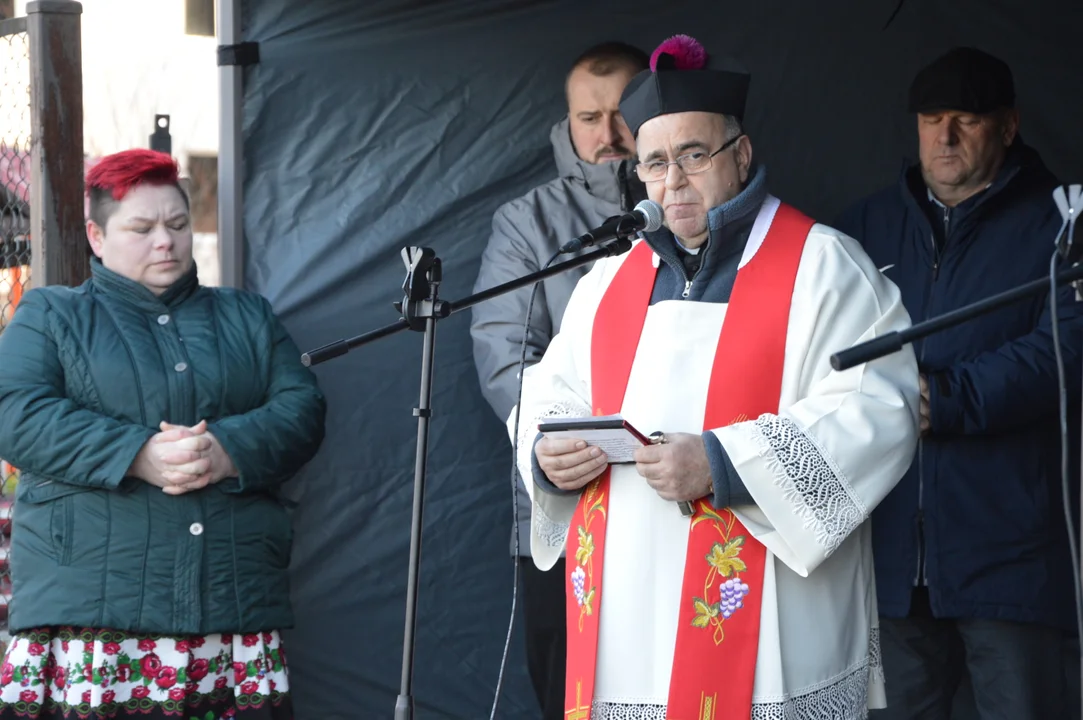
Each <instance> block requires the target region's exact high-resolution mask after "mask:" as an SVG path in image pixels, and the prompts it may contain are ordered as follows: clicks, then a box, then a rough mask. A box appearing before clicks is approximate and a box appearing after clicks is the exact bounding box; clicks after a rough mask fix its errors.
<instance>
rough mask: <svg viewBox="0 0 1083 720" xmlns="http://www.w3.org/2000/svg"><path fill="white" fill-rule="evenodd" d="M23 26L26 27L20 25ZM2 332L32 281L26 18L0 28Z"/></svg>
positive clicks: (5, 525) (4, 480) (5, 579)
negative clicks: (29, 282)
mask: <svg viewBox="0 0 1083 720" xmlns="http://www.w3.org/2000/svg"><path fill="white" fill-rule="evenodd" d="M20 20H21V21H22V22H20ZM0 67H2V69H0V332H3V328H4V327H6V326H7V324H8V322H10V321H11V317H12V315H14V313H15V307H16V306H17V305H18V304H19V298H20V297H22V294H23V291H24V290H25V289H26V288H27V287H28V281H29V279H30V192H31V190H32V188H31V187H30V132H31V127H32V124H31V119H30V40H29V37H28V36H27V33H26V25H25V19H24V18H18V19H16V20H5V21H2V22H0ZM18 478H19V471H18V470H16V469H15V468H13V467H11V465H10V464H8V463H7V462H4V461H2V460H0V642H2V643H4V644H6V642H7V640H8V637H7V632H6V630H7V614H8V603H9V601H10V599H11V580H10V576H9V572H8V551H9V547H10V538H11V525H10V519H11V509H12V503H13V502H14V495H15V484H16V483H17V482H18Z"/></svg>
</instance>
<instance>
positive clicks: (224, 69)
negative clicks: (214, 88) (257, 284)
mask: <svg viewBox="0 0 1083 720" xmlns="http://www.w3.org/2000/svg"><path fill="white" fill-rule="evenodd" d="M215 7H216V9H217V13H218V18H217V22H218V37H219V44H220V46H229V45H237V44H238V43H240V42H242V38H241V0H218V2H216V3H215ZM243 72H244V68H242V67H241V66H240V65H236V64H235V65H219V67H218V78H219V83H218V93H219V107H220V110H219V112H220V113H221V116H220V122H219V124H218V267H219V278H220V279H219V282H220V284H221V285H223V286H225V287H234V288H241V287H244V191H243V187H242V183H243V180H244V173H243V169H242V160H243V158H242V155H243V152H242V151H243V148H244V138H243V136H242V122H243V117H242V102H243V87H242V83H243V77H244V76H243Z"/></svg>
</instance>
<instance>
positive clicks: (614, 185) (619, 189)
mask: <svg viewBox="0 0 1083 720" xmlns="http://www.w3.org/2000/svg"><path fill="white" fill-rule="evenodd" d="M549 141H550V142H551V143H552V144H553V159H554V160H555V161H556V165H557V172H558V173H559V174H560V177H561V178H563V179H566V180H570V181H572V182H575V183H581V184H582V185H583V186H584V188H585V189H586V191H587V192H588V193H590V194H591V195H593V196H594V197H596V198H598V199H599V200H604V201H605V202H609V203H613V204H614V205H617V206H619V207H621V208H623V209H624V210H630V209H631V208H632V206H633V205H634V204H635V203H634V201H633V199H632V197H631V196H628V193H629V192H630V191H631V188H630V186H631V185H632V184H634V182H636V179H635V163H634V161H631V160H622V161H620V162H606V163H601V164H597V165H595V164H594V163H588V162H585V161H583V160H582V159H581V158H580V157H579V155H578V154H577V153H576V152H575V147H574V146H573V145H572V135H571V121H570V119H569V118H568V117H567V116H565V117H564V118H563V119H562V120H561V121H560V122H558V123H557V124H556V125H554V126H553V129H552V130H551V131H550V133H549ZM642 196H643V197H646V194H645V193H642Z"/></svg>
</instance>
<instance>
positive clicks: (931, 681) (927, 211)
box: [838, 48, 1083, 720]
mask: <svg viewBox="0 0 1083 720" xmlns="http://www.w3.org/2000/svg"><path fill="white" fill-rule="evenodd" d="M909 109H910V112H912V113H914V114H915V115H916V121H917V131H918V148H919V155H920V162H919V163H918V164H916V165H914V166H913V167H911V168H909V169H908V170H907V171H906V172H905V173H904V175H903V177H902V178H901V180H900V182H899V184H898V185H897V186H894V187H890V188H888V189H886V190H883V191H881V192H879V193H876V194H875V195H872V196H871V197H869V198H866V199H864V200H862V201H861V202H859V203H857V205H856V206H854V207H853V208H851V209H850V210H848V211H847V212H846V213H844V216H843V218H842V220H841V221H840V222H839V223H838V227H839V228H840V229H841V230H844V231H845V232H847V233H848V234H850V235H851V236H853V237H855V238H857V239H858V240H859V241H861V242H862V243H863V245H864V247H865V249H866V251H867V252H868V253H869V255H870V256H871V257H872V259H873V260H874V261H875V262H876V264H877V266H878V267H880V268H881V269H882V271H883V273H884V274H885V275H886V276H887V277H888V278H890V279H891V280H893V281H894V282H895V283H896V284H897V285H898V286H899V287H900V289H901V290H902V295H903V301H904V303H905V304H906V308H907V310H909V312H910V315H911V317H912V318H913V320H914V322H918V321H922V320H927V319H929V318H931V317H935V316H939V315H942V314H944V313H947V312H950V311H952V310H955V309H956V308H959V307H961V306H964V305H967V304H969V303H973V302H975V301H978V300H981V299H983V298H986V297H989V296H991V295H994V294H997V293H999V292H1002V291H1004V290H1007V289H1009V288H1013V287H1015V286H1017V285H1020V284H1022V283H1025V282H1028V281H1032V280H1035V279H1038V278H1042V277H1046V276H1048V274H1049V267H1050V260H1051V255H1052V254H1053V251H1054V239H1055V237H1056V235H1057V232H1058V231H1059V229H1060V225H1061V216H1060V213H1059V212H1058V210H1057V208H1056V206H1055V205H1054V202H1053V199H1052V190H1053V188H1054V187H1055V186H1056V185H1057V180H1056V178H1055V177H1053V175H1052V173H1050V172H1049V171H1048V170H1047V169H1046V168H1045V166H1044V165H1043V164H1042V161H1041V159H1040V158H1039V156H1038V153H1037V152H1036V151H1035V150H1034V149H1032V148H1030V147H1028V146H1027V145H1026V144H1024V143H1023V141H1022V139H1021V137H1020V136H1019V113H1018V110H1017V109H1016V108H1015V90H1014V85H1013V82H1012V74H1011V71H1010V70H1009V69H1008V67H1007V65H1005V64H1004V62H1002V61H1001V60H999V59H997V58H995V57H993V56H991V55H989V54H987V53H985V52H982V51H980V50H977V49H973V48H956V49H954V50H951V51H950V52H948V53H947V54H945V55H943V56H941V57H940V58H939V59H937V60H936V61H934V62H933V63H932V64H930V65H929V66H928V67H926V68H924V69H923V70H921V71H920V72H919V73H918V74H917V76H916V77H915V78H914V81H913V84H912V86H911V88H910V95H909ZM1058 302H1059V305H1060V306H1059V309H1058V315H1059V317H1060V323H1059V329H1060V336H1061V344H1062V348H1063V351H1064V360H1065V371H1066V380H1067V382H1068V394H1069V397H1076V396H1077V395H1078V393H1079V378H1080V372H1081V368H1080V347H1081V345H1083V316H1081V312H1080V305H1079V304H1078V303H1076V302H1075V300H1074V296H1073V294H1072V292H1071V291H1070V290H1069V289H1065V290H1064V291H1063V292H1061V293H1060V294H1058ZM915 351H916V352H917V353H918V359H919V367H920V370H921V392H922V400H921V430H922V438H921V440H920V444H919V448H918V453H917V456H916V458H915V462H914V464H913V466H912V467H911V468H910V470H909V471H908V472H907V474H906V476H905V477H904V478H903V479H902V481H901V482H900V483H899V485H898V487H896V488H895V490H894V491H893V492H892V493H891V494H890V495H889V496H888V497H887V498H886V499H885V500H884V502H882V503H881V504H880V506H879V507H878V508H877V510H876V512H874V513H873V522H872V527H873V540H874V549H875V558H876V576H877V590H878V599H879V606H880V613H881V641H882V644H883V653H884V670H885V672H886V677H887V693H888V709H887V711H885V712H884V713H882V714H881V716H882V717H883V718H899V719H900V720H902V719H904V718H905V720H940V719H943V720H947V718H949V717H950V712H951V706H952V698H953V696H954V695H955V692H956V689H957V688H958V686H959V682H960V676H961V674H962V672H963V668H964V667H965V668H966V669H967V670H968V672H969V674H970V677H971V682H972V684H973V688H974V699H975V704H976V706H977V710H978V713H979V715H980V717H981V718H982V719H983V720H991V719H993V718H1011V719H1012V720H1031V719H1033V720H1038V719H1039V718H1041V719H1043V720H1044V719H1047V718H1061V717H1068V714H1067V712H1066V711H1065V710H1064V709H1062V707H1061V705H1060V703H1061V702H1062V701H1063V700H1064V698H1065V697H1066V695H1067V693H1066V692H1065V686H1064V684H1063V683H1064V672H1063V663H1062V657H1063V656H1062V654H1061V643H1062V640H1063V638H1064V637H1065V634H1066V633H1072V632H1073V631H1074V628H1075V623H1076V619H1075V613H1074V594H1073V583H1072V565H1071V561H1070V558H1069V545H1068V534H1067V532H1066V529H1065V521H1064V511H1065V508H1064V503H1063V500H1062V497H1061V470H1060V462H1061V447H1060V439H1059V438H1060V434H1059V426H1058V390H1057V368H1056V359H1055V354H1054V344H1053V337H1052V317H1051V316H1050V313H1049V298H1048V297H1047V296H1033V297H1030V298H1026V299H1023V300H1021V301H1019V302H1017V303H1014V304H1012V305H1009V306H1006V307H1004V308H1001V309H999V310H997V311H996V312H994V313H990V314H988V315H985V316H983V317H980V318H977V319H975V320H972V321H970V322H968V323H966V324H965V325H961V326H959V327H957V328H953V329H952V330H951V331H950V332H941V333H936V334H934V335H931V336H929V337H928V338H926V339H925V340H924V341H919V342H918V343H916V347H915ZM1075 437H1078V432H1073V433H1072V435H1071V436H1070V439H1071V440H1074V439H1075ZM1072 457H1073V459H1074V458H1076V457H1078V451H1073V452H1072ZM1072 482H1075V481H1074V480H1073V481H1072ZM1072 505H1073V507H1072V508H1071V509H1072V511H1073V512H1075V510H1076V508H1075V506H1074V505H1075V504H1074V503H1073V504H1072Z"/></svg>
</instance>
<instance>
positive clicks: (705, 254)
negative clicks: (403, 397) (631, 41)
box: [517, 36, 918, 720]
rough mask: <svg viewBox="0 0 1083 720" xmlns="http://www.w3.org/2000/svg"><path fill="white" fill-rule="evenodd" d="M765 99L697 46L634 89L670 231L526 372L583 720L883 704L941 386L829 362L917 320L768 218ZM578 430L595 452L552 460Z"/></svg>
mask: <svg viewBox="0 0 1083 720" xmlns="http://www.w3.org/2000/svg"><path fill="white" fill-rule="evenodd" d="M748 85H749V76H748V74H747V73H746V72H744V71H743V70H741V69H740V68H738V67H736V66H733V65H730V66H726V65H723V64H722V63H719V62H715V63H713V64H709V60H708V58H707V54H706V51H705V50H704V48H703V47H702V46H701V45H699V43H697V42H696V41H695V40H693V39H691V38H688V37H687V36H677V37H675V38H671V39H670V40H668V41H667V42H666V43H663V45H662V46H661V47H660V48H658V49H657V50H656V51H655V53H654V57H653V59H652V67H651V69H650V70H648V71H644V72H642V73H640V74H639V75H637V76H636V77H635V78H633V79H632V81H631V82H630V83H629V84H628V86H627V87H626V88H625V91H624V95H623V97H622V99H621V104H620V109H621V113H622V115H623V116H624V118H625V120H626V121H627V123H628V126H629V128H630V129H631V130H632V132H633V134H635V136H636V148H637V155H638V158H639V163H638V165H637V166H636V172H637V173H638V174H639V177H640V178H641V179H642V180H643V181H644V182H645V183H646V186H647V194H648V196H649V197H650V199H652V200H654V201H655V202H657V203H658V204H659V205H661V206H662V207H663V208H664V211H665V220H666V227H665V229H663V230H660V231H658V232H652V233H647V234H646V238H645V239H641V240H639V241H637V242H636V243H635V245H634V247H633V248H632V249H631V250H630V251H629V252H628V253H626V254H623V255H620V256H617V257H613V258H607V259H606V260H603V261H599V262H598V263H597V264H596V265H595V266H594V268H593V269H592V270H591V272H590V273H589V274H587V275H586V276H585V277H584V278H583V279H582V280H581V281H580V282H579V283H578V285H577V286H576V289H575V291H574V293H573V294H572V298H571V300H570V301H569V304H568V308H567V310H566V311H565V315H564V321H563V325H562V327H561V331H560V333H559V334H558V335H557V336H556V337H555V338H554V339H553V341H552V343H551V344H550V345H549V348H548V349H547V351H546V353H545V355H544V357H543V358H542V360H541V362H539V363H538V364H537V365H534V366H533V367H531V368H530V369H528V370H527V371H526V373H524V379H523V397H522V416H521V426H520V427H521V435H520V437H519V438H517V448H518V452H519V468H520V471H521V472H522V474H523V476H524V477H532V478H533V482H532V483H531V487H530V490H531V494H532V499H533V510H534V512H533V513H532V517H531V549H532V554H533V559H534V562H535V563H536V564H537V565H538V567H539V568H542V569H545V568H548V567H551V566H552V565H553V564H554V563H555V562H556V561H557V559H558V558H559V557H560V555H561V552H562V551H564V550H566V557H567V570H566V580H567V583H568V586H567V593H566V595H567V608H568V613H569V614H568V621H569V622H568V629H569V636H568V668H567V672H568V674H567V680H566V682H565V687H566V699H565V708H564V710H565V713H566V717H567V718H573V719H575V720H587V719H588V718H594V719H595V720H600V719H601V718H614V717H619V718H627V719H628V720H640V719H644V720H646V719H652V718H693V717H694V718H712V719H714V720H748V718H750V717H753V718H759V717H763V718H774V717H778V718H783V717H785V718H821V717H823V718H827V717H830V718H835V719H836V720H858V718H864V717H865V716H866V714H867V712H868V708H869V707H878V706H880V705H881V704H882V700H883V686H882V684H881V675H880V672H879V663H878V660H879V651H878V647H879V646H878V643H877V639H878V631H877V627H876V622H877V614H876V603H875V593H874V592H873V582H874V579H873V566H872V553H871V535H870V530H869V527H868V524H867V523H865V522H864V520H865V519H866V518H867V517H868V513H869V511H870V510H871V509H872V508H874V507H875V506H876V505H877V503H878V502H879V500H880V499H881V498H882V497H884V495H886V494H887V493H888V492H889V491H890V490H891V488H892V487H893V486H894V484H895V483H896V482H897V480H898V479H899V477H901V475H902V473H903V472H905V470H906V468H907V467H909V465H910V461H911V458H912V456H913V452H914V448H915V447H916V443H917V434H918V430H917V414H918V382H917V364H916V360H915V358H914V355H913V352H912V351H911V350H910V349H909V348H907V349H905V350H904V351H902V352H900V353H897V354H894V355H890V356H888V357H884V358H881V359H879V360H875V361H873V362H870V363H868V364H865V365H861V366H859V367H856V368H854V369H851V370H848V371H847V372H845V373H834V372H832V370H831V366H830V361H829V358H830V355H831V353H833V352H835V351H837V350H838V349H839V348H845V347H848V346H850V345H853V344H854V343H857V342H861V341H862V340H866V339H868V338H871V337H874V336H877V335H880V334H883V333H885V332H889V331H891V330H896V329H901V328H904V327H906V326H907V325H908V324H909V320H908V317H907V315H906V312H905V311H904V310H903V307H902V302H901V298H900V296H899V291H898V289H897V288H896V287H895V286H894V285H893V284H892V283H891V282H890V281H888V280H886V279H885V278H883V277H882V276H881V275H880V273H878V272H877V270H876V266H875V265H873V264H872V262H871V261H870V260H869V258H868V257H867V256H866V255H865V254H864V252H862V250H861V248H860V247H859V246H858V244H857V243H856V242H854V241H853V240H852V239H851V238H848V237H846V236H844V235H842V234H841V233H839V232H836V231H835V230H832V229H831V228H828V227H825V226H824V225H820V224H817V223H815V222H814V221H813V220H812V219H810V218H808V217H806V216H804V215H803V214H802V213H800V212H799V211H797V210H796V209H794V208H793V207H791V206H789V205H786V204H785V203H782V202H780V201H779V200H778V199H777V198H774V197H772V196H770V195H769V194H768V192H767V182H766V170H765V169H764V167H763V166H762V165H757V164H755V163H754V162H753V160H752V143H751V140H750V139H749V137H748V135H747V134H745V132H744V131H743V129H742V128H741V123H742V122H743V116H744V109H745V100H746V94H747V90H748ZM608 415H619V416H620V418H619V419H613V418H610V419H609V420H608V421H607V422H606V423H605V424H606V425H608V426H609V427H612V428H616V430H614V431H613V432H617V433H621V432H622V431H621V430H620V429H621V428H622V427H625V426H624V425H622V423H627V425H628V426H630V427H631V428H633V429H634V430H635V432H636V433H638V436H637V435H635V434H634V433H633V432H632V431H627V432H626V433H625V434H622V435H621V437H623V438H624V439H625V440H626V441H628V448H629V449H625V450H622V448H621V447H620V443H619V442H618V443H616V444H605V447H606V450H605V451H603V449H602V447H601V446H600V445H599V442H597V441H594V440H593V439H592V438H584V436H583V435H582V433H583V432H584V428H582V423H583V422H584V420H583V419H584V418H586V419H587V420H589V418H590V417H591V416H608ZM554 417H557V418H565V419H567V418H571V419H572V420H571V421H570V422H571V426H572V429H571V430H569V431H567V432H564V433H552V434H546V435H543V436H542V437H538V434H539V421H541V420H543V419H546V418H554ZM576 419H578V421H579V426H578V427H576V425H577V423H576ZM564 422H565V425H567V424H568V421H564ZM653 433H657V434H654V435H653V437H654V440H653V441H650V442H647V443H644V442H643V440H644V439H645V438H646V437H647V436H648V435H651V434H653ZM636 437H639V438H640V439H639V440H636V439H634V438H636ZM588 439H589V440H590V441H591V442H587V440H588ZM603 580H604V582H603Z"/></svg>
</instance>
